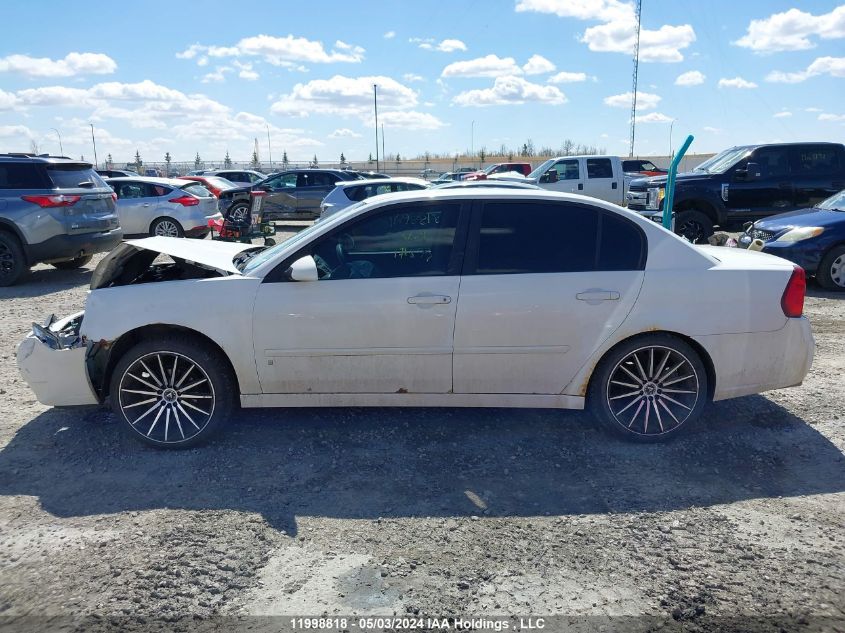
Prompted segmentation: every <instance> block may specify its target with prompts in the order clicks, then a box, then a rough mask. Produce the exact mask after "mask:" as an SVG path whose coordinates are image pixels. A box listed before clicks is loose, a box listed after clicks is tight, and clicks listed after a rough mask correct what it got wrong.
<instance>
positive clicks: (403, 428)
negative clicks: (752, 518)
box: [0, 396, 845, 534]
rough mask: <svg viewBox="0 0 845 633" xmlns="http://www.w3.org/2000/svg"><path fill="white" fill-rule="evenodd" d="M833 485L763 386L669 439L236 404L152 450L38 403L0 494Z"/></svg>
mask: <svg viewBox="0 0 845 633" xmlns="http://www.w3.org/2000/svg"><path fill="white" fill-rule="evenodd" d="M843 490H845V458H843V455H842V453H841V452H840V451H839V450H838V449H837V448H836V446H834V445H833V444H832V443H831V442H829V441H828V440H827V439H826V438H825V437H824V436H823V435H822V434H820V433H819V432H818V431H816V430H815V429H814V428H813V427H812V426H810V425H809V424H807V423H805V422H804V421H803V420H801V419H800V418H798V417H796V416H794V415H792V414H791V413H789V412H788V411H787V410H785V409H784V408H782V407H780V406H778V405H777V404H775V403H773V402H772V401H770V400H768V399H766V398H763V397H761V396H751V397H747V398H741V399H738V400H734V401H730V402H726V403H717V404H715V405H712V406H711V407H710V408H709V409H708V410H707V411H706V415H705V417H704V419H703V423H702V424H701V425H700V426H699V427H698V428H696V429H695V430H692V431H691V432H690V433H689V434H688V435H687V436H685V437H683V438H681V439H679V440H677V441H674V442H671V443H668V444H647V445H643V444H631V443H627V442H622V441H619V440H616V439H614V438H611V437H609V436H608V435H606V434H605V433H604V432H602V431H601V430H599V429H597V428H595V425H594V423H593V421H592V418H590V416H588V415H587V414H585V413H583V412H560V411H550V410H533V409H524V410H518V409H517V410H510V409H322V410H318V409H278V410H244V411H242V412H240V413H239V414H238V416H237V419H236V421H234V422H233V423H232V424H231V425H230V426H229V427H228V428H227V429H226V431H225V432H223V433H221V435H220V436H218V438H217V439H215V440H214V441H213V442H211V443H210V444H208V445H206V446H203V447H201V448H197V449H191V450H187V451H159V450H154V449H149V448H146V447H143V446H141V445H140V444H138V443H137V442H135V441H134V440H132V439H131V438H129V437H127V436H124V435H123V434H122V433H121V432H120V429H118V428H117V421H116V418H115V417H114V416H113V415H112V414H111V413H110V412H108V411H107V410H105V409H102V408H87V409H76V410H73V409H66V410H61V409H51V410H48V411H46V412H44V413H42V414H40V415H39V416H38V417H36V418H35V419H33V420H32V421H31V422H29V423H28V424H26V425H25V426H23V427H22V428H21V429H20V430H19V431H18V432H17V434H16V435H15V436H14V437H13V438H12V440H11V442H10V443H9V444H8V445H7V446H6V447H5V448H4V449H2V451H0V494H3V495H32V496H35V497H37V498H38V500H39V501H40V503H41V505H42V507H43V508H44V509H45V510H47V511H48V512H50V513H52V514H54V515H57V516H61V517H76V516H88V515H92V514H104V513H105V514H108V513H116V512H122V511H129V510H149V509H157V508H182V509H188V510H237V511H243V512H256V513H259V514H261V515H262V516H263V517H264V518H265V519H266V520H267V521H268V522H269V523H270V524H271V525H272V526H274V527H275V528H277V529H280V530H285V531H286V532H287V533H288V534H295V533H296V531H297V528H296V517H297V516H321V517H336V518H352V519H375V518H378V517H428V516H470V515H487V516H543V515H552V516H554V515H572V514H591V513H609V512H610V513H616V512H659V511H668V510H675V509H681V508H688V507H693V506H699V507H700V506H710V505H713V504H721V503H730V502H734V501H739V500H743V499H754V498H771V497H780V496H783V497H790V496H800V495H808V494H820V493H831V492H842V491H843Z"/></svg>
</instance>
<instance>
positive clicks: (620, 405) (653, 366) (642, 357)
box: [605, 346, 700, 437]
mask: <svg viewBox="0 0 845 633" xmlns="http://www.w3.org/2000/svg"><path fill="white" fill-rule="evenodd" d="M699 392H700V382H699V379H698V374H697V373H696V371H695V368H694V367H693V364H692V362H690V359H689V358H687V357H686V356H684V355H683V354H681V353H680V352H678V351H677V350H674V349H671V348H668V347H663V346H648V347H642V348H640V349H637V350H634V351H633V352H631V353H630V354H628V355H627V356H625V357H624V358H623V359H622V360H620V361H619V362H618V363H617V364H616V366H615V367H614V368H613V371H611V372H610V379H609V380H608V383H607V390H606V393H605V397H606V398H607V405H608V408H609V409H610V412H611V414H612V415H613V418H614V419H615V421H616V422H617V423H618V424H620V425H621V426H622V427H623V428H624V429H625V430H626V431H628V432H630V433H634V434H636V435H643V436H652V437H653V436H658V435H663V434H664V433H668V432H670V431H674V430H675V429H677V428H678V427H680V426H681V425H682V424H683V423H684V422H686V421H687V419H688V418H689V417H690V415H691V414H692V412H693V410H694V409H695V405H696V404H697V403H698V399H699V397H700V393H699Z"/></svg>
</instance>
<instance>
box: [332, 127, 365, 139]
mask: <svg viewBox="0 0 845 633" xmlns="http://www.w3.org/2000/svg"><path fill="white" fill-rule="evenodd" d="M329 138H361V135H360V134H358V132H355V131H354V130H350V129H349V128H348V127H342V128H338V129H336V130H335V131H334V132H332V133H331V134H329Z"/></svg>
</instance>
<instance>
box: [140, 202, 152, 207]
mask: <svg viewBox="0 0 845 633" xmlns="http://www.w3.org/2000/svg"><path fill="white" fill-rule="evenodd" d="M142 206H145V207H148V206H150V203H149V202H145V203H144V204H143V205H142Z"/></svg>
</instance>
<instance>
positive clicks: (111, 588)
mask: <svg viewBox="0 0 845 633" xmlns="http://www.w3.org/2000/svg"><path fill="white" fill-rule="evenodd" d="M94 264H96V261H95V262H94V263H92V265H91V266H89V267H88V268H86V269H84V270H81V271H77V272H63V271H57V270H53V269H52V268H50V267H48V266H39V267H37V269H36V270H35V271H34V272H33V273H32V274H31V275H30V276H29V277H28V279H27V280H26V282H25V283H24V284H22V285H20V286H17V287H14V288H3V289H0V334H1V335H2V337H1V338H0V340H1V341H2V342H0V403H2V416H0V447H1V448H0V495H2V496H0V578H2V583H0V627H2V628H6V629H8V630H20V629H22V628H25V625H27V624H29V625H32V624H33V623H35V624H36V625H37V626H36V628H39V627H41V628H42V629H43V628H51V627H52V628H62V627H69V628H73V627H77V628H78V629H79V630H82V629H90V628H123V627H130V628H131V626H135V627H137V628H146V627H152V626H155V625H156V624H158V623H159V622H160V621H161V620H162V619H164V620H165V621H166V622H167V624H166V625H165V628H169V627H170V626H171V625H172V627H173V628H176V629H179V628H180V627H181V628H190V627H191V626H193V625H195V624H196V623H197V622H198V620H196V619H194V616H201V617H210V616H218V615H219V616H241V619H239V620H236V619H232V620H225V619H224V620H220V619H214V618H212V619H210V620H205V622H239V623H241V624H244V623H246V625H248V626H252V627H253V628H255V626H257V624H256V623H258V622H264V623H266V622H267V621H266V620H259V619H250V618H249V617H247V616H250V615H268V614H284V615H293V614H296V615H318V614H322V613H328V614H346V615H353V614H384V615H390V614H399V615H407V614H419V615H425V616H438V617H450V616H451V617H459V616H463V617H468V616H482V615H492V614H515V615H525V616H528V615H534V616H543V615H546V616H548V615H551V614H561V615H565V616H567V618H568V619H566V620H556V621H553V622H554V623H556V624H555V626H554V627H550V626H549V625H547V629H546V630H550V629H554V628H555V627H558V625H560V624H561V623H562V622H569V623H570V624H571V623H572V622H573V621H572V618H574V617H576V616H597V617H595V618H593V619H589V620H577V621H575V624H576V625H577V627H580V628H579V629H574V628H570V629H567V630H580V629H586V630H612V629H613V630H627V631H631V630H663V629H666V630H669V629H671V628H672V627H675V626H677V623H678V622H681V623H683V625H684V627H685V630H691V631H722V630H737V631H739V630H763V631H792V630H843V629H845V530H844V529H843V527H845V457H843V449H844V448H845V432H843V417H845V383H843V379H842V376H843V374H845V295H840V296H837V295H835V294H827V293H824V292H822V291H820V290H818V289H817V288H814V287H812V286H811V291H810V294H811V296H810V297H809V298H808V300H807V308H806V312H807V314H808V315H809V317H810V319H811V321H812V324H813V328H814V331H815V336H816V342H817V345H818V348H817V356H816V361H815V364H814V367H813V369H812V372H811V374H810V375H809V377H808V379H807V381H806V382H805V384H804V385H803V386H801V387H799V388H794V389H789V390H783V391H778V392H772V393H768V394H766V395H765V396H753V397H747V398H742V399H739V400H734V401H728V402H724V403H719V404H716V405H713V406H711V407H710V408H709V409H708V410H707V413H706V417H705V419H704V421H703V424H701V425H700V426H699V427H698V428H697V429H695V430H694V431H693V432H691V433H690V434H689V435H687V436H686V437H684V438H683V439H681V440H679V441H676V442H673V443H671V444H668V445H646V446H641V445H632V444H627V443H621V442H619V441H616V440H615V439H610V438H609V437H608V436H607V435H605V434H604V433H603V432H602V431H600V430H599V429H597V428H595V426H594V424H593V422H592V419H591V418H590V417H589V415H587V414H585V413H581V412H559V411H542V410H499V409H496V410H455V409H444V410H437V409H431V410H421V409H420V410H414V409H411V410H388V409H336V410H271V411H255V410H249V411H243V412H241V413H239V414H238V415H237V418H236V420H235V421H234V422H233V423H232V424H231V425H230V426H229V427H228V428H227V430H226V431H225V432H224V433H222V434H221V435H220V436H218V437H217V438H216V439H215V441H214V442H213V443H211V444H210V445H208V446H205V447H203V448H200V449H195V450H190V451H185V452H172V453H171V452H162V451H156V450H151V449H147V448H144V447H143V446H141V445H140V444H138V443H135V442H133V441H132V440H130V439H128V438H125V437H124V435H123V434H122V433H120V432H119V429H118V428H116V418H115V417H114V416H113V415H112V414H111V413H110V412H109V411H108V410H106V409H104V408H85V409H75V410H70V409H65V410H61V409H52V408H48V407H45V406H42V405H40V404H38V403H37V402H36V401H35V398H34V396H33V394H32V393H31V392H30V391H29V389H28V388H27V387H26V386H25V385H24V384H23V383H22V381H21V379H20V378H19V376H18V372H17V368H16V366H15V359H14V352H15V347H16V345H17V342H18V341H19V340H20V339H21V338H22V337H23V336H24V335H25V334H26V333H27V331H28V330H29V326H30V322H31V321H32V320H33V319H39V320H40V319H41V318H42V317H43V316H44V315H47V314H49V313H50V312H55V313H56V314H57V315H64V314H67V313H70V312H72V311H75V310H78V309H80V308H81V306H82V305H83V302H84V299H85V294H86V289H87V287H86V284H87V282H88V279H89V277H90V273H91V270H92V268H93V265H94ZM714 309H718V307H715V308H714ZM783 362H790V361H789V359H783ZM67 616H75V617H84V616H94V618H93V619H89V620H85V621H82V622H80V621H74V620H73V619H68V618H67ZM125 616H132V618H133V619H132V620H130V621H127V620H124V619H122V618H124V617H125ZM598 616H633V617H630V618H627V619H613V618H610V619H605V617H598ZM646 616H647V617H646ZM139 617H140V618H141V619H138V618H139ZM51 618H53V619H51ZM201 621H202V620H200V622H201ZM607 626H609V627H610V628H604V629H603V628H602V627H607ZM352 630H355V629H354V628H353V629H352Z"/></svg>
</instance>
